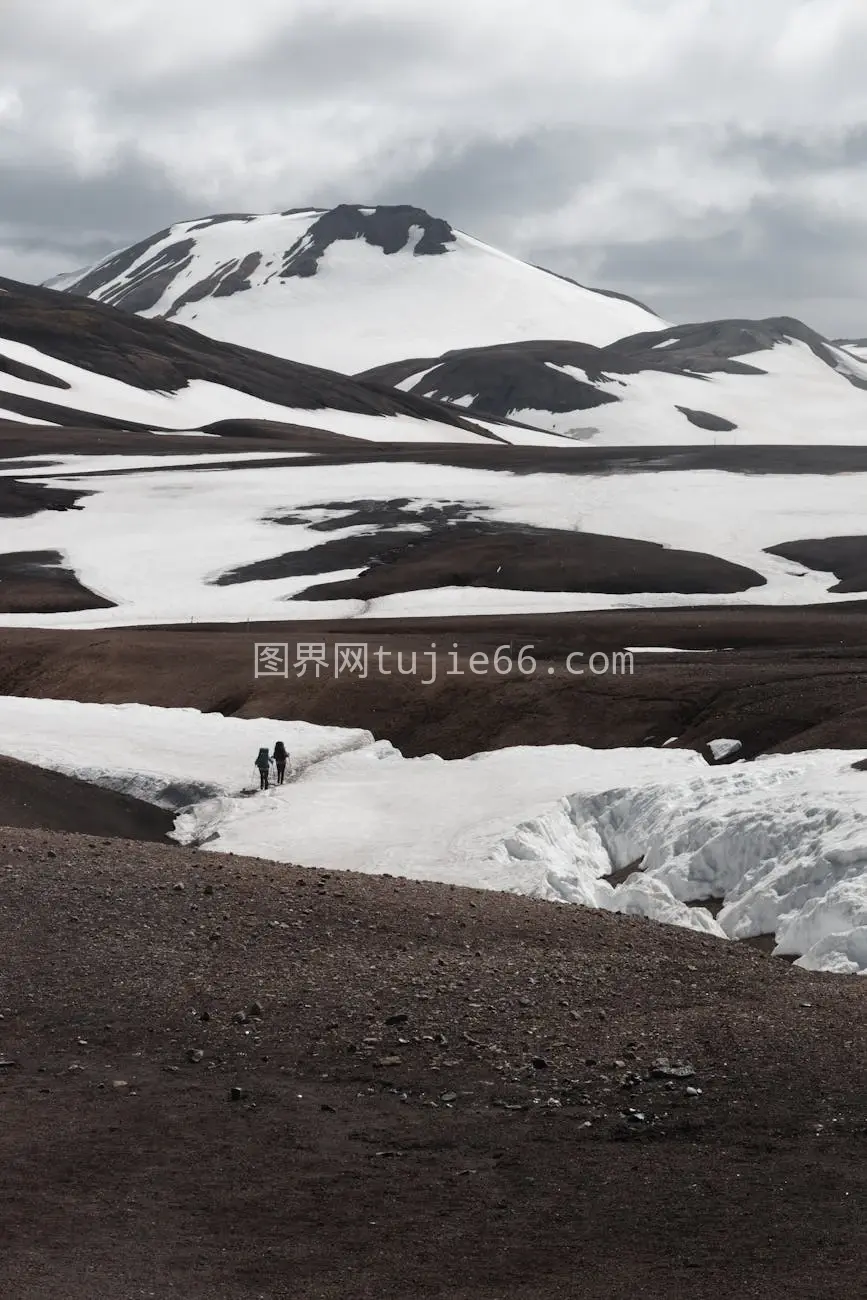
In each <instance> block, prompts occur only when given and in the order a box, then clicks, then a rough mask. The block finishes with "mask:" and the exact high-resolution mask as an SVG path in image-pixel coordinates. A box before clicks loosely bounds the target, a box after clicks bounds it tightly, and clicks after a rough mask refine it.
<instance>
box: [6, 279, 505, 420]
mask: <svg viewBox="0 0 867 1300" xmlns="http://www.w3.org/2000/svg"><path fill="white" fill-rule="evenodd" d="M3 338H6V339H11V340H12V341H14V342H16V343H23V344H26V345H28V346H29V347H32V348H35V349H36V350H37V351H39V352H41V353H43V354H44V355H45V356H46V357H55V358H57V359H58V360H60V361H65V362H67V363H69V364H70V365H73V366H76V367H78V368H80V369H81V370H83V371H90V372H92V373H94V374H97V375H105V376H108V377H110V378H112V379H116V380H119V381H120V382H122V383H125V384H129V385H131V386H133V387H135V388H140V389H143V390H145V391H151V392H154V391H157V392H161V393H174V392H178V391H179V390H180V389H182V388H184V387H185V386H186V385H187V384H189V383H190V382H191V381H194V380H197V379H198V380H207V381H209V382H211V383H214V384H221V385H223V386H225V387H227V388H233V389H235V390H236V391H238V392H241V393H247V394H249V395H250V396H252V397H257V398H262V399H264V400H266V401H269V402H275V403H278V404H280V405H282V406H286V407H288V408H290V409H295V410H321V409H334V410H337V411H350V412H356V413H360V414H368V415H414V416H417V417H419V418H421V419H433V420H438V421H439V422H441V423H444V424H447V425H451V426H453V427H456V428H463V429H471V430H472V431H473V432H477V431H476V430H475V427H474V426H472V425H470V424H468V422H467V420H466V419H464V418H463V417H462V416H461V415H460V414H459V413H457V412H449V411H448V410H443V409H442V408H440V407H438V406H434V405H433V404H431V403H428V402H426V401H424V400H422V399H419V398H417V397H416V396H415V395H414V394H411V393H406V394H404V393H396V392H392V391H390V390H388V389H385V388H382V387H381V386H379V385H376V384H375V383H364V382H363V381H358V380H355V379H351V378H349V377H347V376H345V375H339V374H337V373H336V372H334V371H330V370H321V369H319V368H318V367H315V366H305V365H299V364H296V363H295V362H292V361H285V360H283V359H281V358H278V357H272V356H267V355H266V354H265V353H261V352H255V351H253V350H252V349H249V348H242V347H238V346H235V345H232V344H226V343H220V342H218V341H216V340H214V339H210V338H206V337H205V336H204V335H202V334H197V333H196V332H195V331H194V330H191V329H188V328H186V327H185V326H181V325H173V324H170V323H168V322H165V321H154V320H146V319H144V318H143V317H140V316H133V315H128V314H126V313H123V312H118V311H115V310H114V309H112V308H111V307H106V306H104V305H103V304H101V303H97V302H94V301H93V300H91V299H86V298H77V297H75V296H72V295H70V294H65V293H60V292H57V291H55V290H52V289H45V288H38V287H36V286H34V285H25V284H20V283H18V282H17V281H14V280H6V279H3V278H2V277H0V339H3ZM31 378H34V379H35V378H36V377H35V376H31ZM37 382H39V383H43V382H44V383H46V385H48V384H49V383H50V380H49V378H48V377H46V378H45V379H42V378H39V379H38V381H37ZM60 386H61V387H64V388H65V387H66V385H65V384H61V385H60ZM52 387H53V388H56V387H57V385H56V384H54V385H52ZM79 400H80V399H79ZM0 406H2V407H4V408H5V409H7V410H13V411H16V412H18V413H20V414H22V415H27V416H30V417H32V418H34V419H43V420H47V421H50V422H51V423H56V424H61V425H83V426H91V427H97V428H103V429H119V428H138V429H144V428H154V427H159V426H155V425H143V424H136V423H135V422H134V421H130V420H124V419H115V418H113V417H111V416H105V415H93V414H90V413H89V412H87V410H86V409H85V410H82V409H81V407H79V406H78V405H77V404H76V400H75V399H74V398H71V399H70V402H69V404H68V405H67V404H63V403H60V402H54V401H42V400H41V399H40V398H35V397H31V396H26V397H25V396H20V395H16V394H12V393H5V392H2V386H0ZM491 436H492V437H493V435H491Z"/></svg>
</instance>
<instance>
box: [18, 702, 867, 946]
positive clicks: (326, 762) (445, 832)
mask: <svg viewBox="0 0 867 1300" xmlns="http://www.w3.org/2000/svg"><path fill="white" fill-rule="evenodd" d="M277 739H283V740H284V741H285V742H286V743H287V747H288V748H289V750H290V754H291V759H292V763H293V768H294V773H295V780H293V781H292V782H291V783H289V784H288V785H286V786H285V787H283V788H281V789H272V790H270V791H268V792H266V793H264V794H258V793H255V791H254V789H253V787H252V783H251V780H250V777H251V775H252V759H253V757H254V755H255V753H256V751H257V750H258V748H259V746H260V745H261V744H267V745H269V746H270V747H273V744H274V742H275V741H276V740H277ZM0 752H2V753H4V754H6V755H9V756H12V757H15V758H19V759H24V760H26V761H29V762H36V763H39V764H41V765H44V766H49V767H50V768H52V769H53V770H56V771H61V772H65V773H68V774H71V775H76V776H80V777H84V778H85V779H87V780H90V781H93V782H95V783H98V784H102V785H106V786H109V787H110V788H112V789H116V790H123V791H126V792H128V793H131V794H136V795H139V796H140V797H144V798H147V799H150V800H151V801H153V802H160V803H162V804H163V806H167V807H173V808H175V809H176V810H179V816H178V817H177V819H176V828H175V837H176V838H177V839H178V840H180V841H181V842H182V843H187V844H198V845H203V846H204V847H206V848H207V849H208V850H210V851H214V852H235V853H245V854H254V855H258V856H262V857H266V858H271V859H273V860H275V861H278V862H294V863H298V864H300V865H306V866H310V867H316V868H326V867H327V868H331V869H352V870H356V871H366V872H372V873H379V872H391V873H392V874H396V875H401V876H407V877H410V878H414V879H423V880H440V881H447V882H449V883H452V884H462V885H473V886H476V887H479V888H485V889H503V890H509V891H512V892H515V893H520V894H527V895H531V896H534V897H540V898H546V899H550V900H554V901H559V902H577V903H583V904H585V905H587V906H595V907H604V908H608V909H610V910H614V911H621V912H628V913H631V914H633V915H643V916H648V917H650V918H652V919H656V920H662V921H666V922H670V923H673V924H678V925H683V926H687V927H689V928H693V929H698V930H702V931H704V932H706V933H709V934H715V935H718V936H719V937H726V936H727V937H729V938H747V937H750V936H758V935H764V934H775V935H776V938H777V941H778V945H777V946H778V951H780V952H782V953H789V954H792V955H794V954H801V964H802V965H805V966H809V967H813V968H817V969H828V970H838V971H841V972H852V971H860V972H865V971H867V801H865V782H867V775H865V773H864V772H858V771H854V770H853V768H852V764H853V762H854V761H855V760H856V759H857V758H859V757H861V755H859V754H855V753H851V752H845V753H842V752H835V751H819V752H815V753H811V754H801V755H788V756H785V757H776V756H775V757H768V758H763V759H759V760H756V761H755V762H753V763H749V764H747V763H739V764H733V765H732V766H730V767H723V768H713V767H707V766H706V765H705V764H704V762H703V760H702V759H701V758H700V757H699V756H698V755H697V754H695V753H692V752H691V751H686V750H670V749H668V750H655V749H648V748H643V749H637V750H628V749H620V750H590V749H586V748H583V747H581V746H573V745H568V746H548V747H541V748H528V747H521V748H515V749H504V750H498V751H495V752H493V753H488V754H477V755H474V756H473V757H471V758H468V759H463V760H459V761H454V762H446V761H445V760H443V759H440V758H438V757H436V756H435V755H428V756H427V757H425V758H418V759H410V760H408V759H405V758H403V757H402V755H401V754H400V753H399V752H398V751H397V750H395V749H394V748H393V747H392V746H391V745H390V744H388V742H384V741H380V742H374V741H373V739H372V737H371V736H370V735H369V733H366V732H362V731H342V730H340V729H337V728H320V727H314V726H311V725H309V724H304V723H297V722H286V721H277V720H273V719H252V720H246V719H244V720H242V719H237V718H223V717H221V716H219V715H215V714H200V713H198V712H197V711H196V710H194V709H156V708H151V707H145V706H142V705H134V704H128V705H100V704H80V703H76V702H73V701H66V700H41V699H19V698H14V697H8V696H7V697H0ZM641 858H643V863H642V870H641V871H640V872H636V873H634V874H633V875H631V876H630V877H628V878H627V879H626V880H625V881H624V882H623V883H622V884H620V885H618V886H617V887H616V888H612V886H611V885H610V884H609V883H608V882H607V881H606V880H605V879H604V877H605V876H607V875H609V874H610V873H611V872H613V871H620V870H622V869H623V868H625V867H628V866H631V865H632V864H634V863H636V862H637V860H639V859H641ZM711 899H724V906H723V908H722V910H721V911H720V912H719V915H718V918H717V920H716V921H715V920H714V919H713V917H712V916H711V914H710V912H709V911H708V910H707V909H705V908H703V907H701V906H694V904H697V903H698V904H700V903H701V902H702V901H709V900H711Z"/></svg>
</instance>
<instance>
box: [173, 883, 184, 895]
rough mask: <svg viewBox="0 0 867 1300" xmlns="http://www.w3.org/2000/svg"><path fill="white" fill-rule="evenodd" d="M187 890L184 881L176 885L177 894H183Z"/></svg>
mask: <svg viewBox="0 0 867 1300" xmlns="http://www.w3.org/2000/svg"><path fill="white" fill-rule="evenodd" d="M185 889H186V885H185V884H184V882H183V881H182V880H179V881H178V883H177V884H176V885H175V893H176V894H182V893H183V892H184V890H185Z"/></svg>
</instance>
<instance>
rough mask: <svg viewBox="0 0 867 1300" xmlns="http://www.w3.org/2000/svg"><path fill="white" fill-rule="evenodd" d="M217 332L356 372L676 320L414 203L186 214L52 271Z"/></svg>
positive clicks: (68, 283) (65, 283) (67, 284)
mask: <svg viewBox="0 0 867 1300" xmlns="http://www.w3.org/2000/svg"><path fill="white" fill-rule="evenodd" d="M50 283H51V285H52V286H53V287H55V288H58V289H65V290H67V291H69V292H73V293H76V294H83V295H88V296H90V297H93V298H96V299H98V300H99V301H101V302H106V303H110V304H111V305H113V306H115V307H119V308H121V309H123V310H124V311H128V312H137V313H139V314H141V315H144V316H161V317H164V318H166V319H169V320H173V321H177V322H179V323H182V324H185V325H192V326H193V327H194V328H195V329H197V330H201V332H202V333H204V334H208V335H210V336H211V337H213V338H218V339H224V340H226V341H228V342H232V343H238V344H243V345H244V346H247V347H253V348H258V349H260V350H261V351H263V352H270V353H273V354H274V355H276V356H281V357H288V358H290V359H292V360H293V361H302V362H306V363H308V364H311V365H318V366H328V367H331V368H333V369H335V370H341V371H344V372H353V371H358V370H362V369H365V368H368V367H370V366H376V365H381V364H383V363H384V362H389V361H394V360H395V359H396V358H398V357H401V356H406V355H407V349H408V348H411V349H412V351H413V354H414V355H416V356H421V355H432V356H437V355H439V354H440V353H442V352H444V351H446V350H448V349H451V348H466V347H479V346H484V345H486V344H491V343H501V342H510V341H513V340H520V339H533V338H568V339H580V340H582V341H584V342H587V343H593V344H599V345H602V344H606V343H610V342H612V341H613V340H614V339H617V338H621V337H623V336H624V335H626V334H634V333H635V332H636V331H638V330H647V329H658V328H660V326H661V325H663V324H664V322H663V321H661V320H660V319H659V317H658V316H656V315H655V314H654V313H653V312H651V311H650V310H648V309H647V308H646V307H643V306H642V305H641V304H639V303H636V302H634V301H633V300H631V299H629V298H626V297H624V296H623V295H620V294H613V293H608V292H606V291H604V290H597V289H587V288H585V287H583V286H582V285H579V284H576V283H575V282H574V281H572V280H567V279H565V278H563V277H562V276H558V275H554V274H552V273H551V272H548V271H544V270H540V269H539V268H538V267H535V266H531V265H529V264H528V263H526V262H521V261H519V260H518V259H517V258H514V257H511V256H509V255H508V254H506V253H502V252H500V251H498V250H497V249H495V248H491V247H490V246H489V245H487V244H483V243H481V242H480V241H479V240H477V239H473V238H471V237H470V236H469V235H465V234H462V233H461V232H460V231H456V230H453V229H452V227H451V226H450V225H449V224H448V223H447V222H446V221H443V220H442V219H440V218H438V217H432V216H430V215H429V214H428V213H427V212H424V211H423V210H422V209H420V208H413V207H409V206H394V207H377V208H362V207H354V206H350V205H341V206H340V207H336V208H333V209H331V210H329V211H323V210H321V209H303V210H299V211H293V212H284V213H274V214H270V215H264V216H252V215H237V214H231V215H225V216H217V217H208V218H205V219H200V220H197V221H186V222H182V223H180V224H178V225H175V226H171V227H170V228H169V229H167V230H162V231H160V232H159V233H158V234H156V235H153V236H152V237H151V238H149V239H145V240H142V241H141V242H140V243H138V244H135V245H133V246H132V247H130V248H127V249H124V250H122V251H121V252H119V253H114V254H112V255H111V256H109V257H107V258H104V259H103V261H102V262H100V263H99V264H98V265H96V266H95V267H92V268H90V269H89V270H88V271H85V272H74V273H73V274H71V275H67V276H58V277H55V278H54V279H53V280H52V281H50Z"/></svg>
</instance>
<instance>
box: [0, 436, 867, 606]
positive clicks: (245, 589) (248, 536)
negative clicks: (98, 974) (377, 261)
mask: <svg viewBox="0 0 867 1300" xmlns="http://www.w3.org/2000/svg"><path fill="white" fill-rule="evenodd" d="M213 445H214V444H210V443H209V444H208V453H209V454H206V455H205V456H204V457H200V456H198V455H197V454H196V453H195V452H193V451H191V453H190V455H189V457H187V458H186V461H185V458H183V457H177V458H174V459H173V460H172V462H165V461H161V463H160V464H158V465H157V466H155V467H154V466H151V465H149V464H148V463H147V461H146V460H145V461H144V463H142V458H141V457H131V458H130V459H129V461H128V462H127V465H126V466H124V464H123V459H122V458H121V457H112V458H110V462H107V463H106V465H105V468H106V469H107V470H109V471H110V472H108V473H105V474H102V473H99V469H100V462H99V459H98V458H95V457H85V458H82V459H81V460H80V461H79V460H78V458H76V457H68V458H66V463H64V464H57V465H55V466H52V467H45V466H39V465H35V466H29V467H28V468H27V469H24V468H23V467H21V466H20V465H17V466H15V467H14V468H11V469H6V470H2V469H0V487H2V486H3V485H7V484H12V483H13V482H14V481H15V480H21V481H22V482H24V483H25V484H26V485H27V487H28V490H29V492H30V494H31V495H30V499H31V501H32V503H33V505H36V506H37V507H39V506H40V504H42V508H37V509H36V510H33V509H32V506H31V512H30V513H23V514H19V515H18V516H17V517H8V518H2V517H0V624H3V625H10V626H49V627H50V626H55V627H106V626H111V625H116V626H124V625H136V624H153V623H184V622H189V621H190V620H192V619H196V620H198V621H200V622H214V623H217V622H232V621H245V620H248V619H263V620H264V619H274V620H279V621H284V620H291V619H320V618H331V619H350V618H357V619H365V618H377V617H386V618H403V617H410V616H437V615H447V616H456V615H465V616H469V615H485V614H508V613H519V612H539V611H543V610H551V611H555V610H582V609H584V610H586V609H618V608H636V607H637V608H651V607H681V608H683V607H688V606H696V605H700V606H709V605H715V606H720V605H740V606H744V605H789V606H800V605H809V604H819V603H822V604H824V603H826V602H828V603H839V602H845V601H847V600H850V599H852V597H853V596H857V595H859V594H861V593H863V592H865V591H867V537H865V535H864V533H865V528H864V501H865V498H867V472H865V458H864V457H863V456H862V457H851V458H849V460H845V459H844V461H843V465H842V466H840V465H839V464H838V468H837V469H836V470H835V469H834V468H833V466H829V468H828V472H827V473H824V472H821V471H820V472H811V473H808V472H799V471H798V470H797V468H796V467H794V468H791V469H790V467H789V464H788V460H787V456H788V453H783V454H782V455H780V456H779V460H780V462H781V468H780V469H778V470H777V471H776V472H772V466H771V464H766V465H765V467H764V470H762V469H761V468H759V472H749V470H748V469H745V470H744V472H721V471H719V470H713V469H710V470H709V469H694V468H690V467H689V464H690V462H689V459H688V458H687V459H686V460H685V461H684V463H683V465H682V466H681V467H678V462H677V460H676V458H673V457H672V458H669V457H664V458H659V459H658V462H657V463H656V464H653V463H650V464H648V465H647V467H646V469H642V468H641V467H640V465H639V464H638V462H637V461H632V460H631V458H627V459H626V461H625V463H623V464H622V465H619V464H618V462H617V460H616V458H613V459H612V461H611V462H610V463H608V464H605V463H604V462H603V460H602V458H599V457H595V458H592V459H591V462H590V463H589V464H588V465H587V466H586V467H585V470H584V472H581V464H580V461H581V454H580V452H579V451H577V450H576V449H570V450H569V451H568V452H567V453H566V455H565V457H564V456H563V455H562V453H561V459H562V460H565V461H567V462H568V461H569V460H572V461H574V462H576V463H574V464H572V465H570V464H568V463H566V464H561V467H560V472H557V470H556V467H554V468H552V470H551V471H550V472H544V471H543V470H542V468H541V467H540V468H539V469H537V470H535V471H533V472H518V473H516V472H514V468H510V465H511V466H514V463H515V462H514V460H512V461H511V462H510V461H509V459H508V458H507V457H506V456H505V455H504V452H503V449H501V448H500V447H498V446H494V447H492V448H490V449H488V448H484V447H483V448H481V450H483V451H485V452H486V456H487V459H488V461H489V465H488V467H487V468H473V467H471V466H467V465H464V464H460V463H458V464H447V463H437V461H438V460H439V461H440V462H442V461H445V460H448V459H449V458H450V457H452V458H454V459H455V460H457V461H460V460H461V459H476V453H477V451H478V450H479V449H478V448H477V447H471V448H454V449H446V451H447V453H448V454H446V453H443V452H439V453H437V456H436V457H433V456H430V458H429V460H428V461H426V460H425V459H424V456H425V453H424V452H423V451H422V452H419V453H413V457H412V458H409V457H404V456H402V455H401V456H400V457H397V458H394V459H389V458H387V457H382V458H379V457H378V455H377V454H372V455H371V456H370V458H369V459H362V458H360V457H359V458H358V459H353V460H351V461H349V460H347V458H346V457H345V456H343V455H341V456H338V457H335V458H334V460H333V461H332V460H330V459H329V458H328V457H326V456H319V455H313V456H309V457H287V458H286V459H285V461H284V462H283V463H282V464H280V463H277V464H275V463H273V458H271V459H272V463H270V464H267V465H262V464H261V463H260V462H261V457H260V456H258V455H257V456H253V457H250V458H249V460H248V459H246V458H244V457H242V456H235V457H233V458H232V459H231V460H230V459H229V458H226V457H224V458H223V460H224V462H225V463H224V464H222V465H219V464H214V460H215V455H214V454H213V452H212V448H213ZM365 450H367V449H365ZM815 459H819V458H818V457H817V458H815ZM670 461H671V462H673V463H672V465H671V468H666V465H667V464H669V462H670ZM859 463H860V468H859ZM500 464H502V468H498V467H497V466H498V465H500ZM846 466H848V469H846V468H845V467H846ZM841 470H842V472H841ZM125 471H126V472H125ZM40 494H41V495H42V501H41V502H40ZM58 494H59V498H58ZM57 499H59V500H60V501H61V502H63V501H64V500H66V501H67V502H70V503H73V502H74V506H72V505H70V507H69V508H65V509H63V508H61V509H56V508H48V507H49V506H50V505H51V503H52V501H55V500H57ZM55 555H56V556H57V557H58V558H57V559H56V560H54V559H53V558H51V557H53V556H55ZM40 557H41V558H40ZM59 557H64V561H63V562H64V563H65V565H66V567H67V568H68V569H69V571H70V572H71V573H73V574H74V575H75V576H76V578H77V580H78V582H79V583H80V584H82V585H83V587H84V588H85V589H86V590H87V592H90V593H92V594H93V595H95V596H98V597H99V598H100V601H101V602H102V603H101V604H100V605H99V606H98V607H97V606H96V605H94V604H90V605H82V604H81V603H72V604H70V603H69V602H68V601H66V602H65V603H64V602H63V601H61V599H60V597H59V596H57V597H56V598H54V597H52V599H51V601H50V602H49V601H48V599H47V597H48V591H49V588H50V586H51V583H52V581H53V580H55V579H57V577H58V574H57V571H56V566H57V565H58V564H60V558H59ZM10 565H11V566H12V567H11V569H10V568H7V567H4V566H10ZM22 565H24V566H25V569H24V572H23V574H22V571H21V566H22ZM25 579H26V582H25ZM16 583H17V586H16ZM16 591H17V592H18V594H17V595H16ZM80 594H81V593H80V591H79V595H80ZM105 602H109V603H110V606H109V607H106V605H105Z"/></svg>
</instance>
